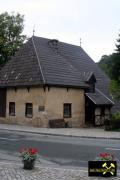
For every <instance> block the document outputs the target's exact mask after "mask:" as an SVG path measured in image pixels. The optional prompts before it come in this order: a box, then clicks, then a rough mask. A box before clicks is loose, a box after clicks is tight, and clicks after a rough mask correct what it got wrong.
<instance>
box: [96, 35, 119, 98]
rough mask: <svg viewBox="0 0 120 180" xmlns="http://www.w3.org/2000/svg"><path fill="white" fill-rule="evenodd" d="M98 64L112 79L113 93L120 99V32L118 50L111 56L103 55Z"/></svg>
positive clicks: (111, 90) (111, 88)
mask: <svg viewBox="0 0 120 180" xmlns="http://www.w3.org/2000/svg"><path fill="white" fill-rule="evenodd" d="M98 65H99V66H100V68H101V69H102V70H103V71H104V72H105V73H106V74H107V75H108V76H109V77H110V79H111V84H110V92H111V94H112V95H113V97H114V98H115V99H120V34H119V38H118V39H117V44H116V52H115V53H112V54H111V55H109V56H107V55H104V56H102V58H101V60H100V61H99V62H98Z"/></svg>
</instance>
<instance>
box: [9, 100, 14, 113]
mask: <svg viewBox="0 0 120 180" xmlns="http://www.w3.org/2000/svg"><path fill="white" fill-rule="evenodd" d="M9 115H10V116H15V102H9Z"/></svg>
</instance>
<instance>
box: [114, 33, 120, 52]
mask: <svg viewBox="0 0 120 180" xmlns="http://www.w3.org/2000/svg"><path fill="white" fill-rule="evenodd" d="M117 43H118V44H115V45H116V48H117V49H116V51H117V53H118V54H120V34H119V35H118V39H117Z"/></svg>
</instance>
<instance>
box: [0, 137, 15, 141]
mask: <svg viewBox="0 0 120 180" xmlns="http://www.w3.org/2000/svg"><path fill="white" fill-rule="evenodd" d="M0 140H9V141H17V139H12V138H11V139H9V138H4V137H0Z"/></svg>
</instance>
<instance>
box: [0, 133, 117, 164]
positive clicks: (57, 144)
mask: <svg viewBox="0 0 120 180" xmlns="http://www.w3.org/2000/svg"><path fill="white" fill-rule="evenodd" d="M24 147H35V148H37V149H38V151H39V155H40V156H39V157H40V158H41V159H42V160H45V161H44V162H46V163H51V164H52V163H53V164H56V165H62V166H73V167H87V165H88V161H89V160H95V158H96V156H97V155H98V154H99V153H102V152H108V153H111V154H113V155H114V156H115V157H116V159H117V161H118V163H119V160H120V141H119V140H110V139H109V140H108V139H90V138H78V137H76V138H75V137H63V136H45V135H38V134H32V133H20V132H19V133H18V132H9V131H2V130H0V161H15V162H16V161H17V162H20V159H19V150H20V149H21V148H24Z"/></svg>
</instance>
